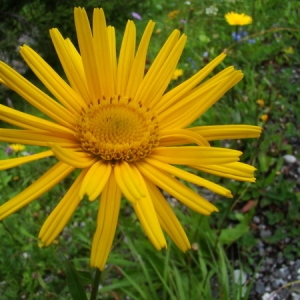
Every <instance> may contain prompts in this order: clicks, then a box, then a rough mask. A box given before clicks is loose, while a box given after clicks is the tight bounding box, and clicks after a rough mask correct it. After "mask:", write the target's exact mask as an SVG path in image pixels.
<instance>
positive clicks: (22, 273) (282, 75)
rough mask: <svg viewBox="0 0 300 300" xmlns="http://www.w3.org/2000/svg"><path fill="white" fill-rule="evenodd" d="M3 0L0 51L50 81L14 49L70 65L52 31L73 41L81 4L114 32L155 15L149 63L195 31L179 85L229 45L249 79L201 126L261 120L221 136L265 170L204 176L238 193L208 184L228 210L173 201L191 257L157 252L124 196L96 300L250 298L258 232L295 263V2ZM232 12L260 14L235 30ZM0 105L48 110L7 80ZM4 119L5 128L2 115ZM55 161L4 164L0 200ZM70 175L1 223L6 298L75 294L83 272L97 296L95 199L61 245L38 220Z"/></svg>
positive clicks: (1, 279) (298, 69)
mask: <svg viewBox="0 0 300 300" xmlns="http://www.w3.org/2000/svg"><path fill="white" fill-rule="evenodd" d="M1 6H2V8H1V12H0V18H1V20H2V21H1V25H0V58H1V60H5V61H7V62H8V63H9V64H10V65H13V66H14V67H15V68H20V71H22V72H24V73H25V76H26V77H27V78H28V79H30V80H31V81H32V82H34V83H35V84H36V85H38V86H39V87H40V88H42V89H44V88H43V87H42V85H41V84H40V83H39V82H38V80H37V79H36V78H35V77H34V75H33V74H32V73H31V72H30V71H29V70H28V69H26V68H25V67H24V65H23V64H22V61H21V58H20V56H19V55H18V53H17V51H16V48H17V47H18V46H19V45H21V44H23V43H26V44H29V45H31V46H33V47H34V49H35V50H37V51H38V52H39V53H41V54H42V56H43V57H44V58H45V59H46V61H48V62H49V64H51V65H52V66H53V68H54V69H56V70H57V71H58V72H61V73H62V70H61V67H60V65H59V62H58V59H57V57H56V54H55V52H54V48H53V46H52V44H51V40H50V38H49V35H48V30H49V29H50V28H52V27H57V28H59V30H60V31H61V32H62V34H63V35H64V36H69V37H70V38H71V39H72V41H74V43H76V39H75V28H74V25H73V24H74V23H73V7H74V6H84V7H86V8H87V10H88V11H90V12H91V11H92V8H93V7H100V6H101V7H103V8H104V10H105V13H106V16H107V19H108V23H109V24H111V25H114V26H115V27H116V32H117V37H120V36H121V34H122V33H123V30H124V27H125V24H126V20H127V19H132V18H133V16H132V12H136V13H138V14H139V15H140V16H141V18H142V20H135V22H136V23H138V24H137V27H138V30H139V31H140V33H141V32H142V31H143V30H144V28H145V25H146V23H147V21H148V20H149V19H153V20H154V21H155V22H156V23H157V25H156V31H155V34H154V36H153V38H152V41H151V46H150V53H149V57H148V61H149V64H150V63H151V61H152V59H153V57H154V56H155V54H156V53H157V51H158V50H159V49H160V47H161V45H162V44H163V42H164V40H165V39H166V37H167V36H168V35H169V34H170V32H171V31H172V30H173V29H175V28H178V29H179V30H180V31H181V32H183V33H185V34H187V36H188V43H187V45H186V48H185V50H184V53H183V56H182V58H181V60H180V62H179V65H178V69H182V70H183V74H182V75H181V76H179V77H178V79H177V80H174V81H173V82H172V84H171V85H173V86H175V85H177V84H178V83H180V82H181V81H183V80H185V79H186V78H188V77H190V76H191V75H192V74H194V73H195V72H196V71H197V70H199V69H200V68H202V67H203V66H205V64H206V63H207V62H208V61H210V60H211V59H213V58H214V57H215V56H217V55H218V54H219V53H221V52H222V51H224V50H225V51H226V53H227V55H228V57H227V58H226V59H225V62H223V63H222V65H221V66H219V70H220V69H221V68H224V67H225V66H229V65H234V66H235V67H236V68H237V69H241V70H242V71H243V72H244V74H245V78H244V79H243V81H242V82H241V83H239V84H238V85H237V86H236V87H234V89H233V90H232V91H230V92H229V93H227V94H226V95H225V96H224V97H223V98H222V99H221V100H220V101H219V102H218V103H217V104H216V105H214V107H213V108H211V109H210V110H209V111H208V112H207V113H206V114H205V115H204V116H203V117H201V119H199V120H198V121H197V122H198V124H205V125H214V124H252V125H260V126H263V129H264V131H263V135H262V137H261V138H260V139H259V140H251V139H250V140H243V141H241V140H237V141H227V140H226V141H222V142H219V143H222V145H223V146H224V145H226V146H228V147H230V148H234V149H240V150H242V151H243V152H244V155H243V157H242V159H243V161H244V162H247V163H251V164H253V165H254V166H255V167H256V168H257V173H256V177H257V182H256V183H253V184H248V183H239V182H235V181H232V180H226V179H219V178H217V177H214V176H212V175H211V176H210V175H209V176H208V175H204V176H206V178H208V179H212V180H213V181H215V182H219V183H221V184H222V185H224V186H226V188H228V189H230V190H231V191H232V192H233V195H234V198H233V199H232V200H227V199H223V198H221V197H219V196H216V195H212V194H210V193H207V191H200V192H201V193H204V194H205V195H206V196H208V197H209V198H210V199H211V200H212V201H213V202H214V203H215V204H216V206H217V207H219V209H220V213H218V214H213V215H212V216H211V217H209V218H207V217H203V216H200V215H197V214H196V213H194V212H192V211H190V210H187V209H185V208H184V207H182V206H180V205H178V204H177V203H175V205H174V209H175V210H176V213H177V215H178V216H179V219H180V220H181V221H182V223H183V224H184V226H185V228H186V230H187V233H188V236H189V239H190V241H191V243H192V244H193V249H192V250H191V251H189V252H188V253H186V254H183V253H181V252H180V251H179V250H178V249H177V248H176V246H174V245H173V244H172V243H170V244H169V248H168V249H167V250H165V251H161V252H157V251H156V250H155V249H154V248H153V247H152V245H151V244H150V243H149V241H148V240H147V239H145V237H144V235H143V232H142V230H141V228H140V225H139V223H138V222H137V220H136V217H135V214H133V213H132V210H131V207H130V205H128V204H127V203H126V202H125V201H123V204H122V212H121V215H120V220H119V228H118V232H117V234H116V238H115V242H114V249H113V250H112V252H111V254H110V257H109V261H108V267H107V269H106V270H105V272H104V273H103V275H102V286H101V289H100V290H99V299H125V296H126V295H128V296H129V297H130V299H145V300H147V299H174V300H175V299H191V298H193V299H234V300H235V299H248V298H249V295H250V292H251V288H252V284H253V283H254V281H255V273H256V271H257V270H258V269H257V268H258V266H259V262H260V261H261V260H262V259H264V257H261V256H260V255H259V253H258V252H257V251H253V249H256V248H255V246H256V244H257V242H258V240H259V239H261V240H262V241H263V242H264V243H266V244H268V245H269V246H270V247H272V248H273V249H274V253H276V252H278V251H280V252H282V253H283V255H284V257H285V258H287V259H296V258H297V257H300V250H299V249H300V240H299V238H298V236H299V232H298V231H299V230H298V229H297V226H299V222H300V210H299V208H300V193H299V178H300V177H299V176H300V175H299V173H300V170H299V165H297V163H294V164H293V163H288V162H286V161H285V160H284V155H286V154H291V155H294V156H296V158H297V155H298V152H297V151H298V150H297V149H299V144H300V133H299V132H300V131H299V129H300V128H299V124H300V106H299V105H298V104H297V103H299V84H298V82H299V76H300V55H299V39H300V27H299V22H298V16H299V12H300V11H299V10H300V7H299V5H298V3H297V1H290V2H288V3H285V2H282V1H279V0H264V1H263V0H255V1H241V0H235V1H232V0H231V1H229V0H222V1H215V3H214V2H213V1H211V0H193V1H179V0H174V1H165V0H159V1H158V0H151V1H150V0H147V1H136V0H128V1H124V2H123V1H117V0H114V1H102V0H100V1H96V0H88V1H81V0H75V1H70V0H64V1H49V0H23V1H18V5H16V4H15V1H12V0H4V1H3V4H1ZM230 11H235V12H238V13H245V14H247V15H249V16H252V18H253V22H252V24H250V25H246V26H238V27H236V26H230V25H229V24H228V23H226V21H225V18H224V15H225V14H226V13H227V12H230ZM258 100H259V101H258ZM0 101H1V103H2V104H6V105H9V106H13V107H15V108H18V109H20V110H22V111H25V112H30V113H36V114H37V115H38V114H40V113H39V112H35V110H34V108H32V107H30V106H29V104H27V103H26V102H25V101H23V100H22V99H21V98H20V97H18V96H17V95H16V94H15V93H13V92H12V91H10V90H7V89H5V88H4V87H0ZM3 126H7V125H6V124H4V123H1V127H3ZM216 144H217V143H216ZM217 145H218V144H217ZM0 146H1V148H0V159H7V158H8V156H9V157H10V158H13V157H17V156H21V155H26V153H24V152H27V153H36V152H39V151H40V148H39V147H35V146H26V148H25V149H24V150H23V151H20V152H14V151H11V152H10V153H9V154H8V152H7V147H8V144H4V143H1V144H0ZM298 158H299V156H298ZM53 162H54V158H47V159H44V160H42V161H39V162H38V163H30V164H26V165H23V166H20V167H18V168H15V169H10V170H7V171H1V172H0V189H1V195H0V204H2V203H4V202H5V201H7V200H8V199H10V198H11V197H12V196H14V195H16V194H17V193H19V192H20V191H21V190H23V189H24V188H25V187H26V186H28V185H29V184H30V183H32V182H33V181H34V180H36V179H37V178H38V177H39V175H41V174H43V173H44V172H45V170H47V169H48V167H49V166H50V165H52V164H53ZM200 175H201V174H200ZM73 176H74V175H73ZM297 178H298V180H297ZM72 181H73V179H72V176H71V178H69V179H68V180H66V182H64V184H63V185H60V186H57V187H56V188H54V189H52V190H51V191H50V192H48V193H47V194H45V195H44V196H43V197H41V198H40V199H39V200H38V201H35V202H33V203H32V204H30V205H29V206H27V207H25V208H24V209H22V210H20V211H19V212H18V213H16V214H14V215H12V216H10V217H8V218H7V219H5V220H4V221H2V222H0V240H1V246H0V266H1V268H0V296H1V299H72V297H74V296H73V295H72V294H71V293H70V291H69V289H68V284H69V285H71V286H72V284H74V282H75V283H76V280H79V281H80V282H81V283H83V284H84V286H85V289H86V291H87V292H88V293H90V291H91V283H92V276H91V272H92V270H91V269H89V267H88V265H89V254H90V253H89V252H90V244H91V238H92V235H93V232H94V228H95V220H96V213H97V207H96V204H94V203H88V205H85V204H86V203H87V202H86V201H83V204H82V205H81V206H80V207H79V208H78V209H77V210H76V213H75V215H74V216H73V218H72V219H71V221H70V223H69V225H68V227H67V228H65V230H64V231H63V233H62V234H61V235H60V237H59V238H58V239H57V240H56V243H55V244H53V245H52V246H50V247H49V248H42V249H41V248H39V247H38V240H37V235H38V232H39V229H40V228H41V225H42V223H43V222H44V220H45V218H46V216H47V215H48V214H49V212H50V211H51V210H52V208H54V207H55V205H56V203H57V202H58V201H59V199H61V198H62V196H63V195H64V194H65V192H66V190H67V189H68V187H69V186H70V183H71V182H72ZM193 188H195V187H193ZM255 216H256V217H258V218H259V220H260V222H261V224H263V225H264V226H265V228H266V229H267V230H269V231H270V232H271V233H272V234H271V235H268V236H261V235H260V230H261V228H260V227H259V226H257V224H255V223H254V222H253V217H255ZM74 268H75V269H76V270H77V272H75V271H74ZM236 269H238V270H244V271H245V272H246V273H247V274H248V280H247V282H245V281H244V280H243V278H242V276H238V278H236V276H235V275H234V274H235V272H234V270H236ZM74 274H75V275H74ZM74 276H75V277H74ZM76 276H77V277H76ZM72 278H73V279H72ZM74 278H75V279H74ZM73 291H74V286H73ZM75 292H76V289H75ZM75 296H76V295H75ZM73 299H76V298H73Z"/></svg>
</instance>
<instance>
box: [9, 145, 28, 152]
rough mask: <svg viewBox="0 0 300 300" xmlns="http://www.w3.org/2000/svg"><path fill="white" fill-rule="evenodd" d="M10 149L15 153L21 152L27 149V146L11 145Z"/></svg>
mask: <svg viewBox="0 0 300 300" xmlns="http://www.w3.org/2000/svg"><path fill="white" fill-rule="evenodd" d="M8 147H9V148H10V149H11V150H13V151H14V152H20V151H22V150H24V149H25V146H24V145H21V144H10V145H9V146H8Z"/></svg>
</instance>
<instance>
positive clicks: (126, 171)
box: [114, 161, 145, 204]
mask: <svg viewBox="0 0 300 300" xmlns="http://www.w3.org/2000/svg"><path fill="white" fill-rule="evenodd" d="M114 174H115V178H116V181H117V184H118V186H119V188H120V189H121V191H122V194H123V195H124V196H125V197H126V199H127V200H128V201H130V202H132V203H133V204H134V203H135V202H136V201H137V200H139V199H141V198H142V197H145V191H144V189H143V187H141V186H140V185H139V180H138V178H137V177H136V175H135V173H134V172H133V171H132V169H131V165H129V164H128V163H127V162H126V161H122V162H117V163H116V164H115V166H114Z"/></svg>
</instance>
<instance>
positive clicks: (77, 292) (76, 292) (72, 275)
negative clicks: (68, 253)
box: [64, 260, 87, 300]
mask: <svg viewBox="0 0 300 300" xmlns="http://www.w3.org/2000/svg"><path fill="white" fill-rule="evenodd" d="M64 264H65V268H66V272H67V284H68V287H69V290H70V293H71V296H72V299H73V300H87V296H86V293H85V289H84V287H83V285H82V281H81V277H82V276H80V274H79V273H78V272H77V271H76V270H75V268H74V267H73V266H72V265H71V264H70V263H69V262H68V261H67V260H64Z"/></svg>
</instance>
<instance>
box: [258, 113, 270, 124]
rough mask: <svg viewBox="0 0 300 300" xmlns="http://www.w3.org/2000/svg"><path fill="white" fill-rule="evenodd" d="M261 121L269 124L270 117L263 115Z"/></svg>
mask: <svg viewBox="0 0 300 300" xmlns="http://www.w3.org/2000/svg"><path fill="white" fill-rule="evenodd" d="M260 119H261V120H262V121H263V122H267V121H268V119H269V116H268V115H266V114H264V115H262V116H261V117H260Z"/></svg>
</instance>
